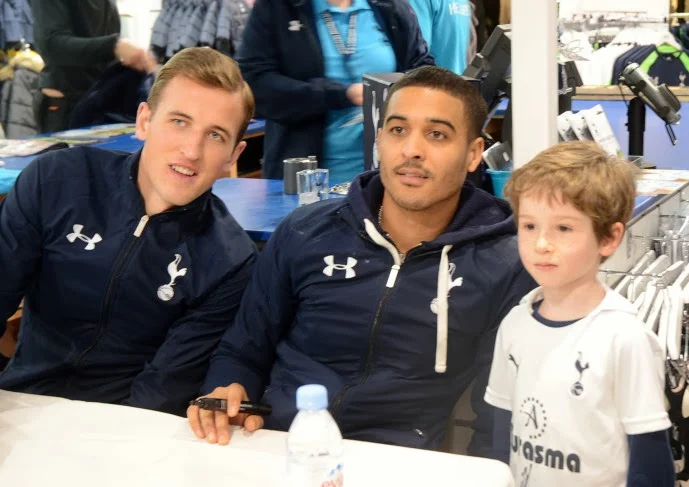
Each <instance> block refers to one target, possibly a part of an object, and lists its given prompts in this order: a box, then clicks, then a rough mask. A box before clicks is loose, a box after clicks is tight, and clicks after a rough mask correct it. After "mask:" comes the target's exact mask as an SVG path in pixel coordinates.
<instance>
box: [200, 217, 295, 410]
mask: <svg viewBox="0 0 689 487" xmlns="http://www.w3.org/2000/svg"><path fill="white" fill-rule="evenodd" d="M289 225H290V217H287V218H286V219H285V220H283V222H282V223H281V224H280V225H279V226H278V228H277V229H276V231H275V233H273V235H272V237H271V238H270V240H269V241H268V243H267V244H266V246H265V248H264V249H263V251H262V252H261V254H260V255H259V257H258V260H257V262H256V266H255V268H254V274H253V276H252V278H251V281H250V283H249V286H248V287H247V290H246V292H245V293H244V298H243V299H242V304H241V306H240V308H239V312H238V313H237V318H236V320H235V324H234V326H232V327H230V328H229V329H228V330H227V332H226V333H225V335H224V336H223V338H222V340H221V341H220V345H219V346H218V349H217V350H216V352H215V354H214V355H213V358H212V359H211V365H210V369H209V371H208V375H207V376H206V380H205V383H204V385H203V389H202V393H203V394H208V393H210V392H212V391H213V389H215V388H216V387H226V386H228V385H230V384H232V383H235V382H236V383H239V384H241V385H242V386H244V389H246V392H247V395H248V396H249V398H250V399H251V400H259V399H260V398H261V397H262V395H263V388H264V386H265V384H266V381H267V380H268V377H269V375H270V369H271V368H272V366H273V361H274V360H275V349H276V347H277V345H278V342H279V341H280V340H281V338H282V337H283V336H284V334H285V333H286V331H287V329H288V328H289V326H290V325H291V324H292V321H293V318H294V313H295V310H296V306H297V302H296V297H295V296H294V293H293V291H292V286H291V273H290V268H289V260H288V258H285V256H286V255H289V254H290V252H293V251H294V250H295V247H296V244H291V243H290V240H291V237H290V234H291V232H290V230H289Z"/></svg>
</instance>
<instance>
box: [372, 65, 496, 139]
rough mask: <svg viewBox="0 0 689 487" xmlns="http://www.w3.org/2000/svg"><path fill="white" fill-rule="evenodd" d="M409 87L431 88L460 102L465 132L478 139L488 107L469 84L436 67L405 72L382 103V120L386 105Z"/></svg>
mask: <svg viewBox="0 0 689 487" xmlns="http://www.w3.org/2000/svg"><path fill="white" fill-rule="evenodd" d="M410 86H415V87H420V88H431V89H433V90H438V91H443V92H445V93H447V94H448V95H450V96H453V97H455V98H457V99H459V100H461V101H462V103H463V104H464V112H465V117H466V123H467V133H468V135H469V138H470V139H475V138H477V137H480V136H481V130H482V129H483V125H484V124H485V122H486V118H488V106H487V105H486V102H485V101H484V100H483V97H481V93H479V91H478V90H477V89H476V87H475V86H474V85H473V84H471V83H470V82H469V81H467V80H465V79H464V78H462V77H461V76H459V75H457V74H455V73H453V72H452V71H450V70H448V69H444V68H439V67H437V66H424V67H422V68H418V69H415V70H413V71H410V72H408V73H406V74H405V75H404V76H403V77H402V78H400V79H399V80H398V81H396V82H395V83H394V84H393V85H392V88H391V89H390V92H389V93H388V97H387V99H386V100H385V106H384V108H383V120H385V117H386V116H387V110H388V104H389V103H390V99H391V98H392V95H394V94H395V93H396V92H398V91H399V90H401V89H402V88H407V87H410Z"/></svg>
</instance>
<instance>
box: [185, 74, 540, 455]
mask: <svg viewBox="0 0 689 487" xmlns="http://www.w3.org/2000/svg"><path fill="white" fill-rule="evenodd" d="M485 118H486V106H485V104H484V102H483V100H482V99H481V97H480V95H479V93H478V91H477V90H476V89H475V88H474V87H472V86H471V85H470V84H469V83H468V82H467V81H464V80H462V79H461V78H460V77H459V76H457V75H455V74H454V73H452V72H450V71H447V70H444V69H442V68H437V67H424V68H419V69H418V70H415V71H412V72H411V73H408V74H406V75H405V76H404V77H403V78H402V79H401V80H400V81H398V82H397V83H396V84H395V85H394V86H393V88H392V89H391V91H390V97H389V99H388V105H387V107H386V111H385V115H384V125H383V128H382V129H381V131H380V132H379V135H378V150H379V156H380V167H381V169H380V173H377V172H371V173H364V174H363V175H360V176H359V177H358V178H357V179H355V181H354V183H353V186H352V188H351V189H350V191H349V194H348V196H347V197H346V198H344V199H337V200H329V201H327V202H322V203H317V204H314V205H310V206H306V207H303V208H300V209H298V210H297V211H295V212H293V213H292V214H291V215H290V216H288V217H287V218H286V219H285V220H284V221H283V222H282V223H281V224H280V226H279V228H278V229H277V230H276V232H275V233H274V235H273V236H272V238H271V240H270V241H269V242H268V244H267V246H266V248H265V249H264V250H263V252H262V254H261V255H260V257H259V259H258V261H257V264H256V268H255V271H254V275H253V277H252V280H251V282H250V284H249V287H248V288H247V292H246V294H245V295H244V298H243V300H242V304H241V306H240V310H239V312H238V314H237V321H236V323H235V326H234V327H232V328H230V329H229V330H228V331H227V333H226V334H225V336H224V337H223V339H222V341H221V343H220V346H219V348H218V350H217V352H216V353H215V355H214V356H213V358H212V360H211V366H210V369H209V373H208V376H207V378H206V382H205V386H204V389H203V391H204V392H205V393H210V396H212V397H222V398H226V399H228V413H227V414H225V413H218V412H212V411H205V410H204V411H202V410H199V409H198V408H197V407H196V406H191V407H190V408H189V409H188V411H187V415H188V417H189V419H190V424H191V426H192V428H193V430H194V432H195V433H196V435H197V436H198V437H200V438H206V439H207V440H208V441H209V442H211V443H215V442H218V443H223V444H224V443H227V442H228V441H229V428H227V425H228V422H230V423H233V424H241V425H243V426H244V427H245V428H246V429H247V430H250V431H252V430H255V429H257V428H260V427H262V426H263V425H264V424H263V419H262V418H260V417H258V416H246V415H245V414H240V415H237V414H236V413H237V410H238V407H239V401H240V400H246V399H251V400H261V401H264V402H267V403H269V404H271V405H272V406H273V414H272V416H269V417H267V418H266V419H265V427H267V428H270V429H279V430H286V429H288V428H289V426H290V423H291V421H292V419H293V418H294V416H295V414H296V407H295V392H296V389H297V388H298V387H299V386H301V385H303V384H309V383H320V384H323V385H325V386H326V387H327V389H328V395H329V408H330V411H331V413H332V414H333V416H334V417H335V419H336V421H337V423H338V425H339V426H340V429H341V431H342V433H343V435H344V437H345V438H349V439H355V440H365V441H374V442H381V443H389V444H395V445H402V446H407V447H418V448H436V447H438V445H439V444H440V443H441V441H442V439H443V437H444V434H445V430H446V427H447V422H448V419H449V417H450V415H451V413H452V410H453V408H454V406H455V403H456V402H457V399H458V398H459V396H460V395H461V394H462V393H463V392H464V390H465V389H466V388H467V386H468V385H469V384H470V383H471V382H472V381H473V380H474V379H476V385H475V387H474V392H475V394H474V398H473V407H474V410H475V411H476V413H477V414H478V418H477V420H476V421H475V423H474V430H475V434H474V438H473V441H472V445H471V446H470V453H473V454H477V455H488V454H489V453H490V451H489V450H490V444H491V433H492V413H491V410H490V407H489V406H488V405H487V404H486V403H485V402H484V401H483V399H482V393H483V390H484V389H485V385H486V382H487V379H488V373H489V368H490V363H491V358H492V354H493V344H494V341H495V333H496V330H497V328H498V325H499V324H500V322H501V320H502V318H503V317H504V316H505V314H506V313H507V312H508V311H509V310H510V309H511V308H512V307H513V306H514V305H515V304H517V303H518V302H519V300H520V298H521V297H522V296H524V295H525V294H526V293H527V292H528V291H529V290H531V289H533V288H534V287H535V283H534V282H533V280H532V279H531V277H530V276H529V275H528V274H527V273H526V272H525V271H524V269H523V267H522V265H521V263H520V260H519V256H518V254H517V246H516V238H515V234H516V229H515V226H514V223H513V219H512V216H511V212H510V210H509V207H508V205H507V203H506V202H504V201H502V200H500V199H497V198H495V197H493V196H491V195H489V194H488V193H485V192H483V191H481V190H479V189H477V188H475V187H474V186H473V185H472V184H471V183H468V182H465V179H466V174H467V170H469V171H473V170H475V169H476V168H477V166H478V165H479V163H480V161H481V155H482V152H483V139H481V138H480V137H479V135H480V130H481V127H482V125H483V123H484V121H485Z"/></svg>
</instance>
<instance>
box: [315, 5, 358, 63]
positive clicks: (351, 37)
mask: <svg viewBox="0 0 689 487" xmlns="http://www.w3.org/2000/svg"><path fill="white" fill-rule="evenodd" d="M357 13H358V12H356V11H354V12H352V13H351V14H349V28H348V29H347V45H346V46H345V45H344V42H342V36H341V35H340V31H339V30H338V29H337V26H336V25H335V21H334V20H333V16H332V15H330V12H328V11H327V10H326V11H325V12H322V13H321V16H322V17H323V20H324V21H325V26H326V27H327V28H328V33H329V34H330V37H331V38H332V40H333V42H334V43H335V47H336V48H337V50H338V52H339V53H340V54H342V55H343V56H351V55H352V54H354V53H355V52H356V15H357Z"/></svg>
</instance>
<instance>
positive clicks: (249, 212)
mask: <svg viewBox="0 0 689 487" xmlns="http://www.w3.org/2000/svg"><path fill="white" fill-rule="evenodd" d="M282 188H283V185H282V180H280V179H249V178H223V179H218V180H217V181H216V182H215V184H214V185H213V193H215V194H216V195H217V196H218V197H219V198H220V199H221V200H222V201H223V202H224V203H225V205H226V206H227V208H228V209H229V210H230V213H232V216H233V217H234V218H235V220H237V222H238V223H239V224H240V225H241V226H242V228H244V230H246V232H247V233H248V234H249V236H250V237H251V240H254V241H256V242H264V241H266V240H268V239H269V238H270V236H271V235H272V234H273V231H274V230H275V228H276V227H277V226H278V223H280V221H282V219H283V218H285V217H286V216H287V215H288V214H289V213H290V212H291V211H292V210H294V209H295V208H296V207H297V206H298V204H299V203H298V197H297V195H295V194H284V193H283V192H282Z"/></svg>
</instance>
